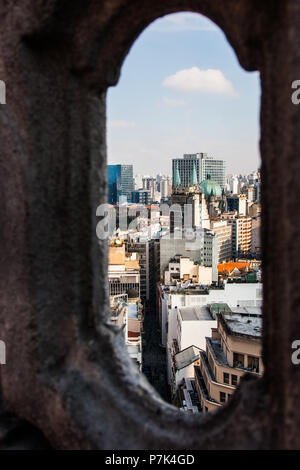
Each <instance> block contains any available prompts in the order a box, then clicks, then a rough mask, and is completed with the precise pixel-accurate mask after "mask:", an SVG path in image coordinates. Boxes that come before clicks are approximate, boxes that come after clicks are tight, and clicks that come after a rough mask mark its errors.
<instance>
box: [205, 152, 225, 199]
mask: <svg viewBox="0 0 300 470" xmlns="http://www.w3.org/2000/svg"><path fill="white" fill-rule="evenodd" d="M225 167H226V164H225V161H224V160H216V159H215V158H212V157H208V156H207V155H206V153H205V154H203V157H202V158H201V166H200V168H201V173H200V181H199V183H201V181H203V180H205V179H206V178H207V175H208V174H210V175H211V179H212V180H213V181H216V183H219V185H220V186H221V188H222V189H224V190H225V186H226V178H225Z"/></svg>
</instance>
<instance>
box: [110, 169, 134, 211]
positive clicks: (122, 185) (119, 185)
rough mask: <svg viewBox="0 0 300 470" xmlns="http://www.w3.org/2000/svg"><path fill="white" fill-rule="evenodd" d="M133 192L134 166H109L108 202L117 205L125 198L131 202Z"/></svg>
mask: <svg viewBox="0 0 300 470" xmlns="http://www.w3.org/2000/svg"><path fill="white" fill-rule="evenodd" d="M133 190H134V184H133V166H132V165H108V202H109V203H110V204H117V203H118V202H120V200H122V199H123V198H126V199H125V200H127V202H131V194H132V191H133Z"/></svg>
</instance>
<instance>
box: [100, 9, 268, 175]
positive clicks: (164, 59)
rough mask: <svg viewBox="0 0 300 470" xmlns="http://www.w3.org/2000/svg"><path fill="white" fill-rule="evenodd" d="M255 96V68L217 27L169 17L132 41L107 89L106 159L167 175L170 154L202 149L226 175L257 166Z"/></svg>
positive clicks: (180, 16)
mask: <svg viewBox="0 0 300 470" xmlns="http://www.w3.org/2000/svg"><path fill="white" fill-rule="evenodd" d="M199 43H200V47H198V46H197V44H199ZM174 50H175V51H176V53H174ZM259 99H260V84H259V75H258V73H256V72H251V73H249V72H245V71H244V70H243V69H242V68H241V66H240V65H239V64H238V61H237V58H236V56H235V54H234V52H233V50H232V49H231V46H230V45H229V43H228V42H227V39H226V38H225V36H224V34H223V33H222V32H221V30H219V28H218V27H217V26H215V25H214V24H213V23H212V22H211V21H209V20H208V19H206V18H204V17H202V16H200V15H197V14H192V13H179V14H173V15H168V16H166V17H164V18H162V19H160V20H157V21H155V22H154V23H152V24H151V25H150V26H149V27H148V28H147V29H146V30H145V31H144V32H143V33H142V34H141V36H140V37H139V38H138V39H137V41H136V42H135V44H134V45H133V47H132V49H131V50H130V52H129V54H128V56H127V58H126V59H125V62H124V65H123V68H122V73H121V78H120V81H119V84H118V85H117V86H116V87H113V88H110V89H109V92H108V107H107V113H108V125H107V144H108V163H109V164H116V163H120V161H122V163H124V164H129V163H132V164H133V165H134V167H135V173H137V174H140V173H144V174H153V166H155V167H156V168H157V171H156V173H157V172H159V173H164V174H168V173H170V164H171V160H172V158H177V157H180V156H181V155H182V154H183V153H196V152H205V153H207V154H208V155H210V156H212V157H214V158H216V159H224V160H226V161H227V173H228V174H230V173H234V174H244V173H249V172H250V171H253V170H252V169H253V168H255V167H259V166H260V157H259V150H258V140H259V122H258V112H259Z"/></svg>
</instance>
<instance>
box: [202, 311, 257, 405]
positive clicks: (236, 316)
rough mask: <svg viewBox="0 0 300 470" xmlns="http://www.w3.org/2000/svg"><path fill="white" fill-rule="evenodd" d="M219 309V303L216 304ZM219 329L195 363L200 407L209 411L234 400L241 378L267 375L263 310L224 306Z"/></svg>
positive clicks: (208, 338)
mask: <svg viewBox="0 0 300 470" xmlns="http://www.w3.org/2000/svg"><path fill="white" fill-rule="evenodd" d="M214 309H216V305H215V306H214ZM220 310H224V311H220V313H217V314H216V316H217V328H215V329H212V334H211V337H207V338H206V350H205V351H200V354H199V365H196V366H195V386H196V389H197V392H198V396H199V401H200V409H201V410H202V411H203V412H209V411H212V410H215V409H216V408H218V407H220V406H222V405H223V404H224V403H226V402H227V401H228V400H230V398H231V396H232V394H233V393H234V390H235V388H236V386H237V385H238V383H239V381H240V379H241V377H242V376H243V375H244V374H245V373H246V372H249V373H251V374H254V375H256V376H261V375H262V374H263V362H262V351H261V328H262V318H261V313H260V309H257V308H256V309H255V308H253V307H252V308H245V307H244V308H241V307H238V308H233V309H232V308H231V309H230V308H229V307H228V306H226V308H225V309H224V305H222V306H221V308H220Z"/></svg>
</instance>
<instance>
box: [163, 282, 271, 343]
mask: <svg viewBox="0 0 300 470" xmlns="http://www.w3.org/2000/svg"><path fill="white" fill-rule="evenodd" d="M262 298H263V297H262V283H261V282H259V281H258V280H257V281H254V282H253V281H251V282H249V281H248V280H247V279H245V280H236V281H235V280H231V281H224V282H223V283H222V285H221V286H218V287H216V286H210V287H201V286H199V285H184V284H183V285H181V286H162V285H160V284H158V285H157V309H158V312H159V322H160V329H161V344H162V345H163V346H164V347H166V343H167V334H168V328H169V325H168V323H169V316H170V311H171V310H172V309H174V308H175V307H177V308H179V307H189V306H207V305H209V304H220V303H226V304H227V305H229V307H230V308H235V307H261V306H262ZM191 344H192V343H191Z"/></svg>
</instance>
